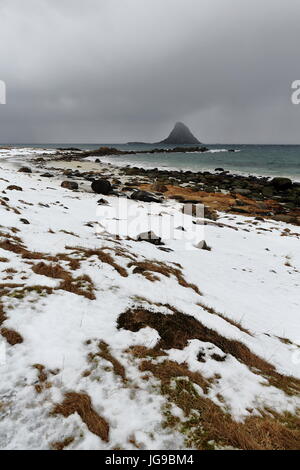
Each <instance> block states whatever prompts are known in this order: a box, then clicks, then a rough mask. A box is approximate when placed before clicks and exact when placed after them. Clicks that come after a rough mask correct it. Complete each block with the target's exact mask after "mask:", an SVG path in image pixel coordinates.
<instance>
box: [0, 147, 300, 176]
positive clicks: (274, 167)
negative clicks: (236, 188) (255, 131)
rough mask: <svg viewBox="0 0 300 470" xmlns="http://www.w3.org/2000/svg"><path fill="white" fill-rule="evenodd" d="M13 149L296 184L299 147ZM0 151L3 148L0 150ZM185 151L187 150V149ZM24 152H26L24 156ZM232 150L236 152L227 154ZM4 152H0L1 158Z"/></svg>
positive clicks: (299, 172)
mask: <svg viewBox="0 0 300 470" xmlns="http://www.w3.org/2000/svg"><path fill="white" fill-rule="evenodd" d="M7 145H10V146H11V147H13V148H14V150H12V151H9V153H11V155H12V156H14V157H17V156H18V154H19V156H20V157H22V158H24V159H25V158H26V154H27V153H28V154H29V153H31V151H30V150H29V148H31V149H41V148H43V149H49V150H50V149H57V148H65V147H77V148H80V149H85V150H91V149H96V148H98V147H100V146H112V147H116V148H118V149H120V150H142V151H144V152H143V153H141V154H138V155H121V156H110V157H101V161H103V162H106V163H107V162H109V163H112V164H116V165H122V166H123V165H130V166H137V167H143V168H165V169H174V170H192V171H201V170H214V169H215V168H218V167H220V168H223V169H224V170H229V171H230V172H233V173H240V174H254V175H261V176H270V177H274V176H287V177H289V178H292V179H293V180H295V181H300V145H225V144H215V145H213V144H211V145H206V144H205V145H206V147H208V148H209V151H208V152H206V153H195V152H194V153H171V154H168V153H156V154H149V153H147V150H151V149H153V148H155V147H156V148H157V147H160V148H171V146H161V145H160V146H159V145H157V144H156V145H155V144H154V145H141V144H130V145H129V144H78V143H72V144H70V143H68V144H7ZM1 147H2V148H3V147H4V145H2V146H1ZM187 148H188V146H187ZM25 149H28V152H26V150H25ZM229 149H235V150H236V152H228V150H229ZM4 154H5V155H6V156H7V152H5V151H4V150H1V151H0V159H1V156H3V157H4Z"/></svg>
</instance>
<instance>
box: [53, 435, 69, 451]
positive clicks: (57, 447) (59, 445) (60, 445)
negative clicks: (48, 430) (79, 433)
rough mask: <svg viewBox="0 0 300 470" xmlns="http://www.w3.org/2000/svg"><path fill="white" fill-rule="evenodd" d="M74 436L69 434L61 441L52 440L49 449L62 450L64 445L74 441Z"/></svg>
mask: <svg viewBox="0 0 300 470" xmlns="http://www.w3.org/2000/svg"><path fill="white" fill-rule="evenodd" d="M74 440H75V438H74V437H72V436H70V437H66V438H65V439H64V440H63V441H57V442H53V443H52V444H51V449H53V450H60V451H61V450H64V449H65V448H66V447H68V446H69V445H70V444H72V443H73V442H74Z"/></svg>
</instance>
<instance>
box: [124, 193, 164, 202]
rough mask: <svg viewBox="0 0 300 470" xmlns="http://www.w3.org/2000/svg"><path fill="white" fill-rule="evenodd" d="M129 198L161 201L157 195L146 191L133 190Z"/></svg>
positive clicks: (143, 200)
mask: <svg viewBox="0 0 300 470" xmlns="http://www.w3.org/2000/svg"><path fill="white" fill-rule="evenodd" d="M130 199H133V200H134V201H142V202H162V199H161V198H159V197H157V196H156V195H155V194H152V193H148V192H147V191H140V190H139V191H135V192H134V193H133V194H132V195H131V196H130Z"/></svg>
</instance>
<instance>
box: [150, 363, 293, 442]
mask: <svg viewBox="0 0 300 470" xmlns="http://www.w3.org/2000/svg"><path fill="white" fill-rule="evenodd" d="M141 370H143V371H145V370H149V371H150V372H152V374H154V376H155V377H156V378H157V379H159V380H160V381H161V392H162V394H163V395H165V396H166V397H167V398H168V400H169V402H170V403H174V404H175V405H177V406H178V407H179V408H181V409H182V411H183V412H184V415H185V418H186V421H184V422H182V423H181V424H179V423H178V419H173V418H174V417H173V416H172V415H171V416H170V415H167V420H166V422H165V423H164V425H165V426H170V427H175V426H176V427H178V428H179V430H180V431H181V432H182V433H183V434H185V436H186V444H187V446H188V447H193V448H197V449H199V450H206V449H212V448H214V447H215V446H223V447H225V446H232V447H234V448H235V449H241V450H299V449H300V419H299V418H298V417H295V416H291V415H289V414H282V415H280V414H278V413H275V412H273V411H270V410H268V412H267V411H261V416H250V417H248V418H246V419H245V421H244V422H236V421H234V420H233V419H232V418H231V416H230V415H229V414H227V413H225V412H224V411H223V410H222V409H221V408H220V407H219V406H218V405H216V404H215V403H214V402H212V401H211V400H210V399H209V398H207V397H203V396H200V395H199V394H198V393H197V391H196V389H195V387H194V384H193V380H191V379H188V380H187V379H181V378H180V377H181V375H179V376H178V377H177V378H176V376H175V373H176V370H174V371H173V374H172V375H171V374H170V373H169V363H168V361H166V364H160V365H159V367H156V368H155V367H153V364H152V363H149V362H147V361H144V362H143V363H142V364H141Z"/></svg>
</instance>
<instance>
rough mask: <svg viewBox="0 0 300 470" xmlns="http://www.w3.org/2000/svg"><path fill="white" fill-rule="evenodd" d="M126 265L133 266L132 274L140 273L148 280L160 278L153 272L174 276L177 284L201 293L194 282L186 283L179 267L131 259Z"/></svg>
mask: <svg viewBox="0 0 300 470" xmlns="http://www.w3.org/2000/svg"><path fill="white" fill-rule="evenodd" d="M128 267H129V268H131V267H134V270H133V273H134V274H141V275H142V276H144V277H145V278H146V279H148V280H149V281H152V282H155V281H157V280H160V279H159V278H158V277H157V276H154V275H153V273H156V274H161V275H163V276H166V277H168V278H170V277H171V276H174V277H175V278H176V279H177V281H178V284H179V285H180V286H182V287H186V288H190V289H193V290H194V291H195V292H196V293H197V294H199V295H202V294H201V292H200V290H199V288H198V287H197V286H196V285H195V284H191V283H188V282H187V281H186V280H185V279H184V277H183V274H182V271H181V267H178V266H176V267H174V266H170V265H168V264H166V263H163V262H162V261H154V260H153V261H133V262H131V263H129V264H128Z"/></svg>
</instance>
